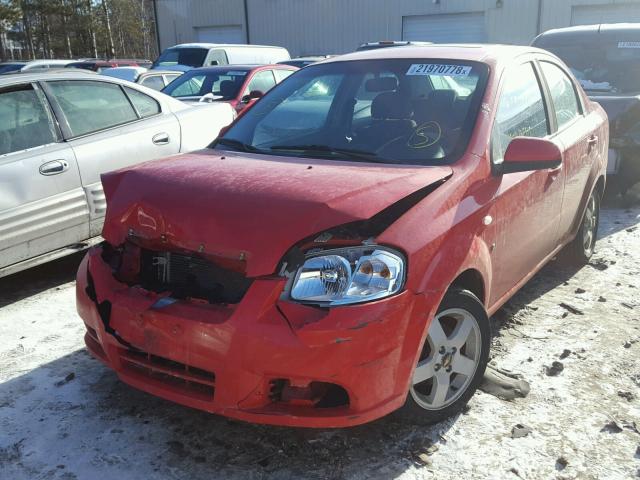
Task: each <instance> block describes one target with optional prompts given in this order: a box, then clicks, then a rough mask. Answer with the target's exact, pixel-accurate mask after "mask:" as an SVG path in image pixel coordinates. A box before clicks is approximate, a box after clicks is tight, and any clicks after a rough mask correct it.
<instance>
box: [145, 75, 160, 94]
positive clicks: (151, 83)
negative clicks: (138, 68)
mask: <svg viewBox="0 0 640 480" xmlns="http://www.w3.org/2000/svg"><path fill="white" fill-rule="evenodd" d="M140 85H144V86H145V87H148V88H153V89H154V90H158V91H160V90H162V89H163V88H164V81H163V80H162V76H161V75H152V76H149V77H145V78H144V79H143V80H142V82H140Z"/></svg>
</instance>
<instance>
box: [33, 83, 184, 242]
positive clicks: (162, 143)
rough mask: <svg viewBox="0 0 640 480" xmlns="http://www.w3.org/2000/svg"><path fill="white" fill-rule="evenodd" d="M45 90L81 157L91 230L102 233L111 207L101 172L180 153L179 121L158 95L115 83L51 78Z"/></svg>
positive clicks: (63, 129) (64, 130)
mask: <svg viewBox="0 0 640 480" xmlns="http://www.w3.org/2000/svg"><path fill="white" fill-rule="evenodd" d="M45 89H46V92H47V95H48V97H49V98H50V99H51V102H52V104H53V106H54V109H55V110H56V112H59V116H60V117H61V118H63V121H62V122H61V127H62V131H63V133H64V135H65V137H66V138H67V141H68V144H69V145H70V146H71V147H72V148H73V150H74V152H75V155H76V158H77V160H78V167H79V169H80V177H81V180H82V185H83V187H84V189H85V192H86V195H87V198H88V201H89V208H90V216H91V222H90V228H89V230H90V234H91V235H98V234H99V233H100V231H101V230H102V223H103V220H104V214H105V210H106V203H105V199H104V192H103V190H102V183H101V182H100V175H101V174H103V173H106V172H109V171H112V170H117V169H119V168H123V167H127V166H129V165H133V164H136V163H141V162H144V161H147V160H153V159H156V158H161V157H166V156H169V155H172V154H175V153H178V152H179V151H180V124H179V122H178V119H177V118H176V117H175V116H174V115H173V114H172V113H171V112H168V111H162V105H161V104H160V103H159V102H158V101H156V100H155V99H154V98H152V97H150V96H149V95H146V94H145V93H143V92H141V91H139V90H136V89H134V88H131V87H127V86H123V85H120V84H118V83H115V82H110V81H103V80H52V81H47V82H46V83H45Z"/></svg>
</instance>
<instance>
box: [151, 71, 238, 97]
mask: <svg viewBox="0 0 640 480" xmlns="http://www.w3.org/2000/svg"><path fill="white" fill-rule="evenodd" d="M248 74H249V72H248V71H246V70H233V69H229V70H216V71H215V72H203V71H192V72H187V73H185V74H184V75H182V76H181V77H179V78H177V79H176V80H174V81H173V82H171V83H170V84H169V85H167V86H166V87H165V88H164V89H163V90H162V92H163V93H166V94H167V95H171V96H172V97H176V98H181V97H201V96H202V95H206V94H207V93H211V94H213V95H214V96H215V97H219V98H217V100H232V99H234V98H236V97H237V96H238V93H239V92H240V88H241V87H242V85H243V84H244V79H245V78H246V76H247V75H248Z"/></svg>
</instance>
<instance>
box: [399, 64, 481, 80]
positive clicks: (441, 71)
mask: <svg viewBox="0 0 640 480" xmlns="http://www.w3.org/2000/svg"><path fill="white" fill-rule="evenodd" d="M472 68H473V67H471V66H465V65H444V64H442V63H414V64H413V65H411V66H410V67H409V70H407V75H432V76H436V77H441V76H447V77H468V76H469V74H470V73H471V69H472Z"/></svg>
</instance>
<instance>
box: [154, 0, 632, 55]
mask: <svg viewBox="0 0 640 480" xmlns="http://www.w3.org/2000/svg"><path fill="white" fill-rule="evenodd" d="M155 8H156V16H157V24H158V25H157V26H158V29H157V31H158V40H159V44H160V48H161V49H164V48H167V47H169V46H171V45H175V44H178V43H185V42H197V41H200V42H216V43H254V44H266V45H279V46H283V47H286V48H287V49H288V50H289V51H290V52H291V54H292V55H293V56H297V55H311V54H329V53H345V52H349V51H353V50H354V49H355V48H356V47H357V46H358V45H360V44H361V43H364V42H370V41H378V40H400V39H402V40H424V41H432V42H440V43H442V42H491V43H511V44H528V43H529V42H531V40H532V39H533V38H534V37H535V36H536V35H537V34H538V33H540V32H543V31H545V30H548V29H550V28H557V27H565V26H569V25H581V24H591V23H609V22H640V0H155Z"/></svg>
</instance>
